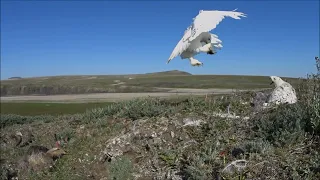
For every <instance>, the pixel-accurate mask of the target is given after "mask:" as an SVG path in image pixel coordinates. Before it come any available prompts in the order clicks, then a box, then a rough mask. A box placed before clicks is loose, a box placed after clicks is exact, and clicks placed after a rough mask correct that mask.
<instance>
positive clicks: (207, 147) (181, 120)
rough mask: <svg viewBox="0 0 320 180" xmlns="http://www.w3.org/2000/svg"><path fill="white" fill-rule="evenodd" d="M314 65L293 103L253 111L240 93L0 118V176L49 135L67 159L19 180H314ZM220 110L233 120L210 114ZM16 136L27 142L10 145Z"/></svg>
mask: <svg viewBox="0 0 320 180" xmlns="http://www.w3.org/2000/svg"><path fill="white" fill-rule="evenodd" d="M319 65H320V62H319V60H317V67H318V69H317V70H318V71H317V73H315V74H311V75H309V76H308V78H306V79H300V80H299V82H298V83H297V84H296V91H297V95H298V99H299V100H298V102H297V103H295V104H282V105H279V106H277V107H274V108H267V109H259V110H254V112H253V108H252V107H251V106H250V103H249V104H248V103H243V102H250V101H251V100H252V97H254V95H255V92H252V91H247V92H235V93H234V94H230V95H224V96H223V97H221V96H220V97H219V96H207V97H202V96H199V97H187V98H176V99H158V98H139V99H134V100H130V101H123V102H118V103H112V104H106V105H105V106H100V107H97V108H92V109H88V110H87V111H86V112H84V113H76V114H69V115H68V114H64V115H37V116H24V115H16V114H1V131H2V133H1V136H2V137H1V158H2V159H1V166H2V167H1V169H2V178H4V179H5V178H6V176H8V174H10V173H11V174H14V173H13V172H15V171H16V170H17V169H18V168H17V167H19V166H18V164H19V159H20V158H21V157H22V156H23V155H24V154H25V153H26V152H27V150H28V148H30V146H31V145H43V146H46V147H53V144H54V141H55V140H54V138H53V137H54V134H57V135H58V136H59V137H63V138H65V139H67V140H66V141H65V143H63V144H61V146H62V148H63V149H64V150H65V151H66V152H67V154H66V155H64V156H63V157H61V158H60V159H57V160H56V161H55V163H54V165H53V167H51V168H48V169H43V170H41V171H36V170H32V169H28V167H25V168H26V169H27V170H26V171H24V172H26V173H23V174H19V173H18V175H19V176H20V178H21V179H54V180H55V179H57V180H58V179H115V180H125V179H141V180H143V179H194V180H203V179H241V180H244V179H310V180H311V179H320V144H319V143H320V138H319V137H320V73H319V71H320V69H319ZM228 105H230V111H231V113H234V114H236V115H238V116H239V118H237V119H235V118H228V117H219V116H217V112H226V108H227V106H228ZM244 117H248V118H244ZM17 131H19V132H21V134H22V138H27V137H26V136H27V135H26V134H30V133H31V134H32V136H33V137H34V138H33V140H32V142H31V143H30V144H29V145H26V146H20V145H15V144H14V145H11V146H10V145H9V143H8V142H9V140H10V137H12V136H11V135H12V134H15V133H16V132H17ZM27 132H28V133H27ZM27 139H28V138H27ZM11 140H13V141H14V138H11ZM20 171H21V170H19V171H18V172H20Z"/></svg>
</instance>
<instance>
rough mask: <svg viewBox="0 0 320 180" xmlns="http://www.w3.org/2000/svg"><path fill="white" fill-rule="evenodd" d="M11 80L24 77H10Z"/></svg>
mask: <svg viewBox="0 0 320 180" xmlns="http://www.w3.org/2000/svg"><path fill="white" fill-rule="evenodd" d="M8 79H9V80H15V79H22V77H10V78H8Z"/></svg>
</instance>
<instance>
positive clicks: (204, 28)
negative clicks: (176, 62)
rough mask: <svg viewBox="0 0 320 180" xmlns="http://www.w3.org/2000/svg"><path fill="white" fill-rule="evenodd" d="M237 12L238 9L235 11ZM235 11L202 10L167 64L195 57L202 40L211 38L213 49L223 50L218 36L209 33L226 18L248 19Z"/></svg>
mask: <svg viewBox="0 0 320 180" xmlns="http://www.w3.org/2000/svg"><path fill="white" fill-rule="evenodd" d="M235 10H236V9H235ZM235 10H233V11H217V10H213V11H204V10H200V11H199V14H198V15H197V16H196V17H195V18H193V22H192V24H191V25H190V26H189V27H188V28H187V29H186V30H185V32H184V35H183V37H182V38H181V40H180V41H179V42H178V43H177V45H176V46H175V48H174V49H173V51H172V53H171V55H170V57H169V59H168V61H167V63H169V62H170V61H171V60H172V59H173V58H175V57H177V56H179V55H182V54H184V55H183V56H181V58H182V59H184V58H188V57H193V56H194V55H196V54H198V53H199V48H200V47H202V46H203V44H202V43H201V40H202V39H203V38H210V37H211V44H212V45H213V47H215V48H218V49H221V48H222V45H221V43H222V41H221V40H219V39H218V36H217V35H214V34H211V33H209V31H211V30H213V29H214V28H216V26H217V25H218V24H219V23H220V22H221V21H222V20H223V19H224V17H231V18H234V19H240V17H246V15H245V14H243V13H241V12H235Z"/></svg>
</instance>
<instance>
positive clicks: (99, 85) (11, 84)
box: [1, 70, 298, 96]
mask: <svg viewBox="0 0 320 180" xmlns="http://www.w3.org/2000/svg"><path fill="white" fill-rule="evenodd" d="M11 79H14V80H1V96H14V95H55V94H87V93H115V92H117V93H127V92H164V91H168V89H167V88H196V89H208V88H226V89H262V88H271V87H273V86H271V85H270V78H269V77H268V76H248V75H246V76H243V75H193V74H190V73H188V72H184V71H179V70H172V71H162V72H153V73H146V74H124V75H68V76H66V75H64V76H50V77H49V76H47V77H33V78H20V77H12V78H11ZM283 79H284V80H286V81H288V82H289V83H293V84H292V85H295V84H296V83H297V82H298V81H297V80H298V79H296V78H283Z"/></svg>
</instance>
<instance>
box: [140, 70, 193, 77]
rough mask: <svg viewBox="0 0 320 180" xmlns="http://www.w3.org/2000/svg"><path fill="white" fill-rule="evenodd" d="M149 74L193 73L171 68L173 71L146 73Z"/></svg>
mask: <svg viewBox="0 0 320 180" xmlns="http://www.w3.org/2000/svg"><path fill="white" fill-rule="evenodd" d="M146 74H148V75H150V74H154V75H176V76H177V75H192V74H191V73H188V72H185V71H179V70H171V71H161V72H153V73H146Z"/></svg>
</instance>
